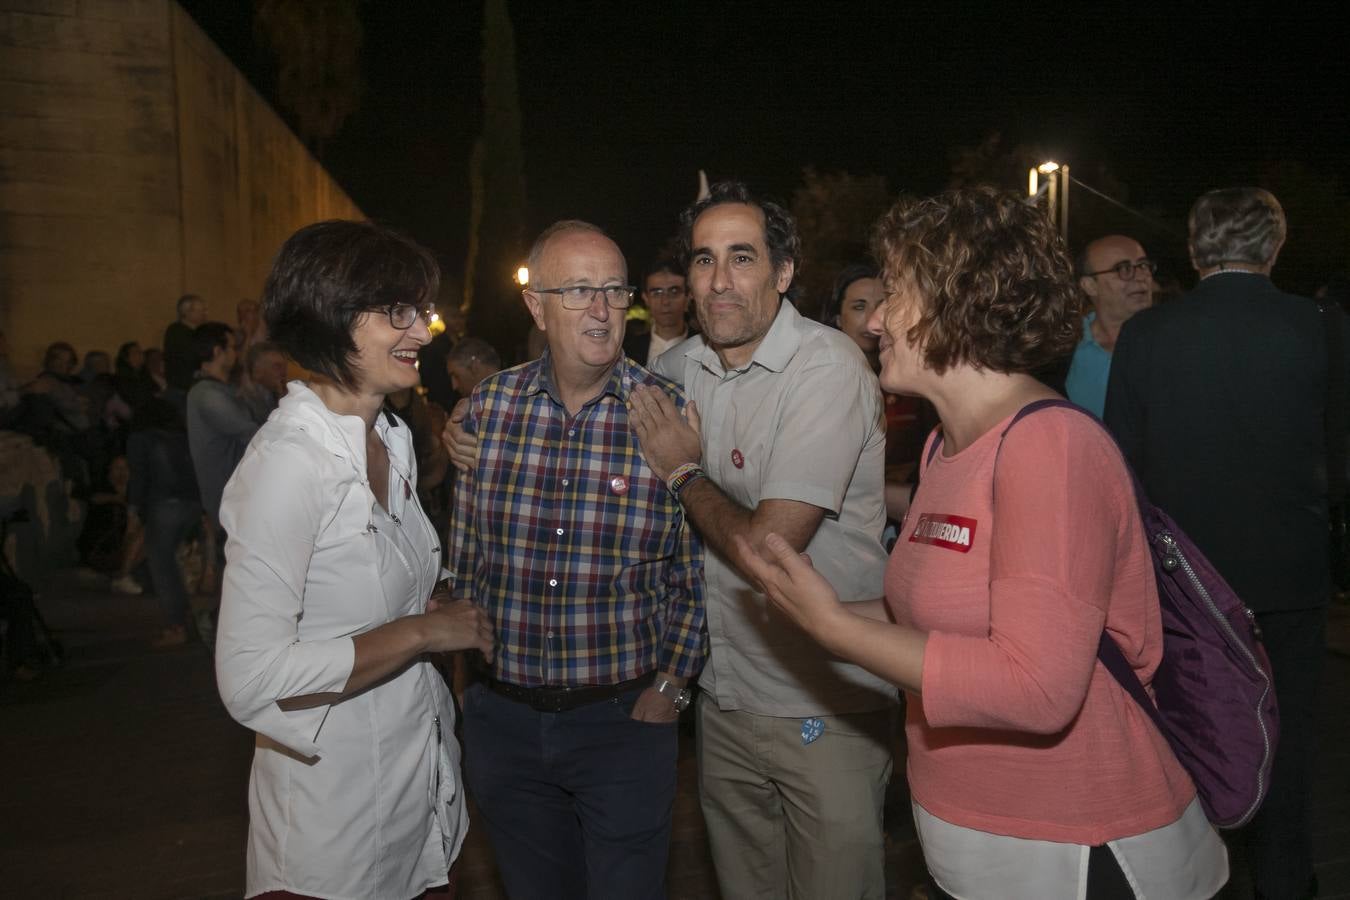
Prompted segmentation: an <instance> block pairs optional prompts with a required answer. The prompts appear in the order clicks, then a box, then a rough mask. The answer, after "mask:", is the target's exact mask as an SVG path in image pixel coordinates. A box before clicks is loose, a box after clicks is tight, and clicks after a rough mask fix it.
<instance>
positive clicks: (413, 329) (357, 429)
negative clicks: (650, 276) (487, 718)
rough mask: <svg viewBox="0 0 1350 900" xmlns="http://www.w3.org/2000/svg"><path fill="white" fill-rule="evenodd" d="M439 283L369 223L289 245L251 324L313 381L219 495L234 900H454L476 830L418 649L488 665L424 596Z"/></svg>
mask: <svg viewBox="0 0 1350 900" xmlns="http://www.w3.org/2000/svg"><path fill="white" fill-rule="evenodd" d="M437 286H438V273H437V269H436V264H435V262H434V261H433V260H432V259H431V257H430V255H429V254H428V253H427V252H426V251H425V250H423V249H422V248H420V247H418V246H417V245H415V244H413V243H412V242H411V241H408V240H407V239H406V238H403V237H401V236H400V235H397V234H395V233H392V232H390V231H387V230H385V229H383V228H380V227H378V226H375V225H372V224H369V223H361V222H346V221H330V222H320V223H318V224H315V225H310V226H308V227H306V228H303V229H301V230H300V231H298V232H296V233H295V234H294V235H293V236H292V237H291V238H290V239H289V240H287V241H286V243H285V244H284V245H283V246H282V248H281V251H280V252H279V253H278V255H277V259H276V262H275V263H274V265H273V268H272V272H271V274H270V275H269V276H268V279H267V285H266V289H265V296H264V299H263V311H264V315H265V317H266V319H267V326H268V330H269V333H270V334H271V336H272V339H273V340H274V341H276V342H277V343H278V344H280V345H281V346H282V347H283V349H285V350H286V352H287V353H288V354H289V355H290V356H291V358H292V359H294V360H295V362H296V363H297V364H299V365H300V366H302V367H303V368H305V369H307V370H309V371H310V372H313V373H315V376H316V377H315V379H314V381H313V382H311V383H310V384H308V385H307V384H305V383H303V382H299V381H293V382H291V383H290V385H289V386H288V390H287V394H286V396H285V397H284V398H283V399H282V401H281V404H280V406H279V408H278V409H277V410H276V411H275V412H274V413H273V414H272V416H271V417H270V418H269V419H268V421H267V424H265V425H264V426H263V427H262V429H261V430H260V431H259V432H258V434H257V435H256V436H255V437H254V439H253V442H252V443H251V444H250V445H249V448H248V451H247V452H246V453H245V454H244V458H243V460H242V461H241V462H240V463H239V466H238V468H237V469H236V470H235V472H234V475H233V477H231V479H230V481H229V483H228V484H227V485H226V488H225V496H224V501H223V503H222V505H221V512H220V518H221V523H222V525H223V526H224V529H225V531H226V533H227V535H228V540H227V543H226V547H225V554H226V566H225V574H224V584H223V595H222V598H221V609H220V623H219V629H218V633H217V638H216V674H217V679H218V682H219V689H220V695H221V698H222V699H223V700H224V701H225V706H226V708H227V709H228V710H229V711H230V714H231V715H232V716H234V718H235V719H237V720H238V721H239V722H240V723H241V724H243V725H245V726H246V727H248V728H250V729H252V730H253V731H255V732H256V733H257V738H256V749H255V751H254V755H253V770H252V775H251V777H250V779H249V839H248V876H247V884H246V890H245V896H247V897H255V896H266V897H296V896H300V897H323V898H353V900H356V898H361V900H367V898H390V900H407V898H411V897H419V896H423V895H426V896H452V895H453V887H454V879H453V877H452V875H451V868H452V864H453V862H454V860H455V858H456V856H457V855H458V853H459V848H460V844H461V843H462V841H463V838H464V832H465V830H466V827H467V821H466V817H465V813H464V793H463V789H462V786H461V781H460V766H459V746H458V744H457V743H456V741H455V738H454V711H453V707H452V705H451V702H450V695H449V692H448V690H447V689H446V686H445V683H444V681H443V680H442V679H441V677H440V675H439V674H438V673H437V671H436V670H435V668H434V667H433V666H432V664H431V663H430V662H428V660H427V658H426V654H428V653H435V652H444V651H449V650H459V649H465V648H470V647H473V648H477V649H480V650H482V651H483V652H484V653H486V654H489V655H490V654H491V652H492V631H491V629H490V626H489V625H488V623H487V621H486V619H485V618H484V616H483V615H482V613H481V611H480V610H479V609H477V608H476V607H473V606H471V605H469V604H467V603H446V604H437V603H436V602H434V601H431V602H429V599H430V598H431V595H432V592H433V590H434V588H435V585H436V582H437V580H438V579H439V577H440V564H439V561H440V552H439V550H440V542H439V539H438V537H437V535H436V533H435V531H434V530H433V529H432V526H431V523H430V522H429V521H428V520H427V517H426V516H425V515H424V514H423V512H422V509H421V507H420V506H419V505H418V502H417V491H416V484H417V472H416V464H415V461H414V456H413V448H412V439H411V435H410V434H409V431H408V428H407V426H406V425H405V424H404V423H403V422H401V421H400V420H399V419H398V418H397V417H396V416H394V415H392V414H390V413H388V412H387V411H384V409H383V406H384V400H385V397H386V395H387V394H390V393H392V392H394V391H398V390H402V389H405V388H408V387H412V386H415V385H416V384H417V381H418V377H417V369H416V360H417V351H418V348H420V347H421V346H422V345H423V344H425V343H426V342H427V341H428V340H430V334H429V332H428V331H427V320H428V319H429V318H430V315H431V312H432V307H431V305H430V302H429V301H430V300H431V298H433V297H435V296H436V291H437Z"/></svg>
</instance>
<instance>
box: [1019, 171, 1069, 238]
mask: <svg viewBox="0 0 1350 900" xmlns="http://www.w3.org/2000/svg"><path fill="white" fill-rule="evenodd" d="M1039 175H1048V176H1050V177H1049V178H1048V179H1047V180H1046V184H1045V187H1046V191H1045V195H1046V196H1045V200H1046V210H1047V211H1048V212H1049V213H1050V221H1051V223H1053V224H1057V225H1059V233H1060V236H1061V237H1063V238H1064V240H1066V241H1067V240H1068V239H1069V167H1068V166H1067V165H1060V164H1059V163H1057V162H1055V161H1054V160H1051V159H1048V160H1046V161H1045V162H1043V163H1041V164H1040V165H1038V166H1033V167H1032V168H1031V169H1030V171H1028V172H1027V193H1028V194H1029V195H1030V196H1031V197H1033V198H1034V197H1037V196H1040V184H1039V181H1040V179H1039V178H1038V176H1039Z"/></svg>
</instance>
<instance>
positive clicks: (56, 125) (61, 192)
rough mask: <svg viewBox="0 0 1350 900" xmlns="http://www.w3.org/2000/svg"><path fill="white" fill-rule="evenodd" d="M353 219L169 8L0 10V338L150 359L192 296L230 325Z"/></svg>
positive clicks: (304, 155)
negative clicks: (136, 351)
mask: <svg viewBox="0 0 1350 900" xmlns="http://www.w3.org/2000/svg"><path fill="white" fill-rule="evenodd" d="M360 216H361V212H360V210H359V209H358V208H357V207H356V206H355V204H353V203H352V201H351V199H350V198H348V197H347V195H346V194H345V193H343V191H342V189H341V188H339V187H338V186H337V185H336V184H335V183H334V182H333V180H332V179H331V178H330V177H329V176H328V174H327V173H326V172H325V171H324V170H323V169H322V167H321V166H320V165H319V164H318V163H317V162H316V161H315V160H314V158H313V157H312V156H310V154H309V152H308V151H307V150H306V149H305V147H304V145H303V144H302V143H301V142H300V141H299V139H297V138H296V137H295V135H294V134H292V133H291V131H290V130H289V129H288V128H287V127H286V125H285V124H284V123H283V122H282V121H281V119H280V118H279V117H278V116H277V115H276V113H275V112H274V111H273V110H272V108H271V107H270V106H268V104H267V103H266V102H264V101H263V100H262V99H261V98H260V97H259V96H258V95H257V93H255V92H254V90H253V89H252V87H250V86H249V84H248V83H247V81H245V79H244V78H243V77H242V76H241V75H240V74H239V73H238V71H236V70H235V68H234V66H233V65H232V64H231V63H230V61H229V60H228V59H226V57H225V56H224V55H223V54H222V53H221V52H220V50H219V49H218V48H217V47H216V46H215V45H214V44H213V43H212V42H211V41H210V39H209V38H207V37H206V35H205V34H204V33H203V32H202V31H201V29H200V28H198V27H197V25H196V23H194V22H193V21H192V19H191V17H189V16H188V15H187V13H185V12H184V11H183V10H182V9H180V8H179V7H178V5H177V4H176V3H173V2H171V0H0V329H3V330H4V331H5V333H6V335H7V337H8V338H9V345H10V363H11V366H12V367H13V368H14V369H15V370H17V371H18V372H20V373H28V372H32V371H35V369H36V367H37V365H38V363H39V362H40V357H41V353H42V350H43V348H44V347H45V346H46V345H47V344H48V343H50V342H52V341H55V340H67V341H70V342H71V343H72V344H74V345H75V347H76V349H77V350H78V351H80V353H81V354H83V353H84V351H86V350H90V349H103V350H107V351H108V352H110V353H111V352H115V351H116V349H117V347H118V345H119V344H121V343H122V342H123V341H126V340H138V341H140V342H141V343H142V344H143V345H145V346H158V345H159V343H160V339H161V337H162V336H163V333H164V326H165V325H167V324H168V322H169V321H170V320H171V319H172V318H173V317H174V301H175V300H176V299H177V298H178V296H179V295H181V294H184V293H189V292H191V293H197V294H201V295H202V296H203V297H205V298H206V300H207V303H208V304H209V305H210V314H211V317H212V318H215V319H220V320H222V321H228V322H233V321H234V307H235V304H236V303H237V302H238V301H239V300H240V299H241V298H243V297H253V298H256V297H258V295H259V294H260V292H261V287H262V280H263V278H264V277H265V276H266V274H267V269H268V266H269V265H270V262H271V258H272V255H273V254H274V253H275V252H276V249H277V247H278V246H279V245H280V243H281V241H282V240H284V239H285V238H286V236H287V235H289V234H290V233H291V232H292V231H294V230H295V229H296V228H298V227H300V226H301V225H304V224H306V223H308V222H313V221H316V220H319V219H325V218H332V217H357V218H359V217H360Z"/></svg>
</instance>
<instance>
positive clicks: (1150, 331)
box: [1106, 188, 1345, 898]
mask: <svg viewBox="0 0 1350 900" xmlns="http://www.w3.org/2000/svg"><path fill="white" fill-rule="evenodd" d="M1189 224H1190V253H1191V263H1192V265H1193V266H1194V267H1195V270H1196V272H1197V273H1198V274H1199V276H1200V283H1199V284H1198V285H1196V287H1195V289H1194V290H1192V291H1191V292H1190V293H1189V294H1187V295H1186V296H1184V297H1183V298H1181V299H1180V300H1177V301H1175V302H1173V303H1169V304H1166V305H1164V306H1159V307H1155V308H1153V309H1148V310H1144V311H1143V312H1141V313H1139V314H1138V315H1136V316H1134V317H1133V318H1131V319H1130V320H1129V321H1128V322H1127V323H1125V326H1124V328H1122V329H1121V332H1120V338H1119V340H1118V341H1117V343H1116V349H1115V353H1114V355H1113V358H1112V362H1111V375H1110V381H1109V386H1108V389H1107V395H1106V423H1107V425H1108V426H1109V427H1110V428H1111V430H1112V431H1114V432H1115V434H1116V437H1117V438H1118V439H1119V440H1120V444H1121V447H1122V448H1123V449H1124V451H1125V455H1126V456H1127V457H1128V459H1129V461H1130V464H1131V465H1132V466H1133V467H1134V470H1135V472H1136V473H1138V475H1139V477H1140V479H1141V480H1142V481H1143V484H1144V487H1145V488H1146V489H1147V491H1148V495H1149V498H1150V499H1151V500H1153V501H1154V502H1155V503H1157V504H1158V505H1159V506H1161V507H1162V508H1163V509H1166V510H1167V511H1168V512H1169V513H1170V514H1171V515H1172V516H1173V518H1175V519H1176V520H1177V522H1178V524H1180V525H1181V526H1182V527H1183V528H1185V530H1186V532H1187V533H1188V534H1189V535H1190V536H1191V537H1192V538H1193V539H1194V540H1195V542H1196V544H1198V545H1199V547H1200V549H1202V550H1203V551H1204V552H1205V554H1206V556H1208V557H1209V559H1210V561H1211V562H1213V563H1214V565H1215V566H1216V567H1217V568H1218V570H1219V572H1220V573H1221V574H1222V575H1223V576H1224V578H1225V579H1227V580H1228V582H1229V583H1230V584H1231V585H1232V586H1233V588H1234V589H1235V590H1236V591H1237V593H1238V595H1239V596H1241V597H1242V599H1243V601H1244V602H1245V603H1246V604H1247V606H1248V607H1250V608H1251V609H1252V610H1254V611H1255V613H1256V619H1257V622H1258V624H1259V625H1260V627H1261V631H1262V634H1263V637H1264V641H1265V646H1266V651H1267V652H1268V653H1269V655H1270V660H1271V668H1272V669H1273V670H1274V675H1275V693H1276V697H1277V699H1278V701H1279V706H1280V740H1279V745H1278V748H1277V750H1276V756H1275V763H1274V768H1273V770H1272V772H1271V779H1270V793H1269V795H1268V796H1267V798H1266V801H1265V805H1264V807H1263V808H1262V809H1261V811H1260V812H1259V813H1258V814H1257V816H1256V818H1255V819H1254V820H1253V821H1252V824H1251V826H1250V827H1249V828H1248V829H1247V832H1246V834H1245V838H1246V841H1245V843H1246V846H1247V850H1248V854H1249V858H1250V861H1251V866H1252V871H1253V876H1254V878H1253V880H1254V882H1255V886H1256V895H1257V896H1258V897H1270V898H1275V897H1278V898H1298V897H1311V896H1314V895H1315V893H1316V879H1315V877H1314V875H1313V869H1312V852H1311V846H1310V834H1309V821H1308V799H1309V793H1310V787H1311V774H1312V760H1311V758H1310V757H1311V751H1312V749H1313V746H1314V743H1315V741H1316V738H1317V733H1316V721H1315V716H1316V711H1317V691H1318V685H1319V683H1320V677H1321V672H1322V661H1323V657H1324V655H1325V651H1326V613H1327V603H1328V600H1329V597H1330V594H1331V584H1330V574H1329V568H1328V565H1327V549H1326V548H1327V501H1326V484H1325V476H1324V474H1323V472H1324V468H1325V461H1326V457H1325V452H1326V451H1325V443H1324V441H1325V435H1324V427H1323V408H1324V406H1325V402H1326V398H1327V380H1328V371H1327V357H1326V351H1325V346H1326V345H1325V342H1324V335H1323V320H1322V317H1321V314H1320V313H1319V311H1318V308H1317V305H1316V304H1315V303H1314V302H1313V301H1311V300H1307V299H1305V298H1303V297H1296V296H1294V295H1292V294H1286V293H1283V292H1282V291H1280V290H1279V289H1278V288H1276V287H1275V285H1274V284H1273V283H1271V280H1270V272H1271V269H1272V268H1273V267H1274V265H1275V261H1276V259H1277V258H1278V256H1279V253H1280V248H1281V247H1282V246H1283V245H1284V239H1285V219H1284V211H1283V210H1282V209H1281V208H1280V204H1279V202H1278V201H1277V200H1276V199H1275V197H1273V196H1272V195H1271V194H1270V193H1268V192H1267V191H1264V190H1261V189H1259V188H1228V189H1225V190H1217V191H1211V192H1209V193H1207V194H1205V195H1204V196H1203V197H1201V198H1200V199H1199V200H1198V201H1196V203H1195V205H1194V207H1192V209H1191V214H1190V223H1189ZM1342 324H1343V325H1344V324H1345V323H1344V322H1343V323H1342Z"/></svg>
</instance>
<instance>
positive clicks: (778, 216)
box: [677, 181, 802, 292]
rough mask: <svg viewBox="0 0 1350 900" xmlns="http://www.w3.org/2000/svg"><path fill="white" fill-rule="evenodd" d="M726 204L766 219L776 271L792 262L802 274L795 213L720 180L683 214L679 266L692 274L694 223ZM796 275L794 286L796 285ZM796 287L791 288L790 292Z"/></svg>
mask: <svg viewBox="0 0 1350 900" xmlns="http://www.w3.org/2000/svg"><path fill="white" fill-rule="evenodd" d="M724 203H741V204H744V205H746V206H753V207H754V208H755V209H758V210H759V211H760V213H762V214H763V216H764V244H765V246H766V247H768V250H769V260H770V261H771V262H772V263H773V267H774V269H775V271H776V270H779V269H782V268H783V266H785V265H787V264H788V263H792V265H793V267H794V272H795V273H800V272H801V267H802V241H801V238H800V237H798V236H797V220H796V219H794V218H792V213H790V212H788V211H787V210H786V209H784V208H783V207H781V206H779V205H778V204H777V203H774V202H773V201H771V200H762V199H760V198H758V197H756V196H755V195H754V194H752V193H750V189H749V188H748V187H746V186H745V184H744V183H743V182H740V181H719V182H717V184H714V185H713V186H712V187H711V188H710V189H709V191H708V196H706V197H704V198H703V199H702V200H696V201H695V202H693V203H691V204H690V205H689V206H687V207H685V210H684V212H682V213H680V236H679V243H678V244H677V247H678V253H679V258H680V260H679V261H680V266H681V267H682V268H683V269H684V270H685V271H686V272H688V271H689V259H690V256H691V255H692V254H693V240H694V222H695V221H696V220H697V219H698V217H699V216H701V215H703V213H705V212H707V211H708V210H709V209H712V208H713V207H714V206H721V205H722V204H724ZM795 280H796V279H795V275H794V284H795ZM792 287H793V285H789V286H788V291H789V292H790V291H791V290H792Z"/></svg>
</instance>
